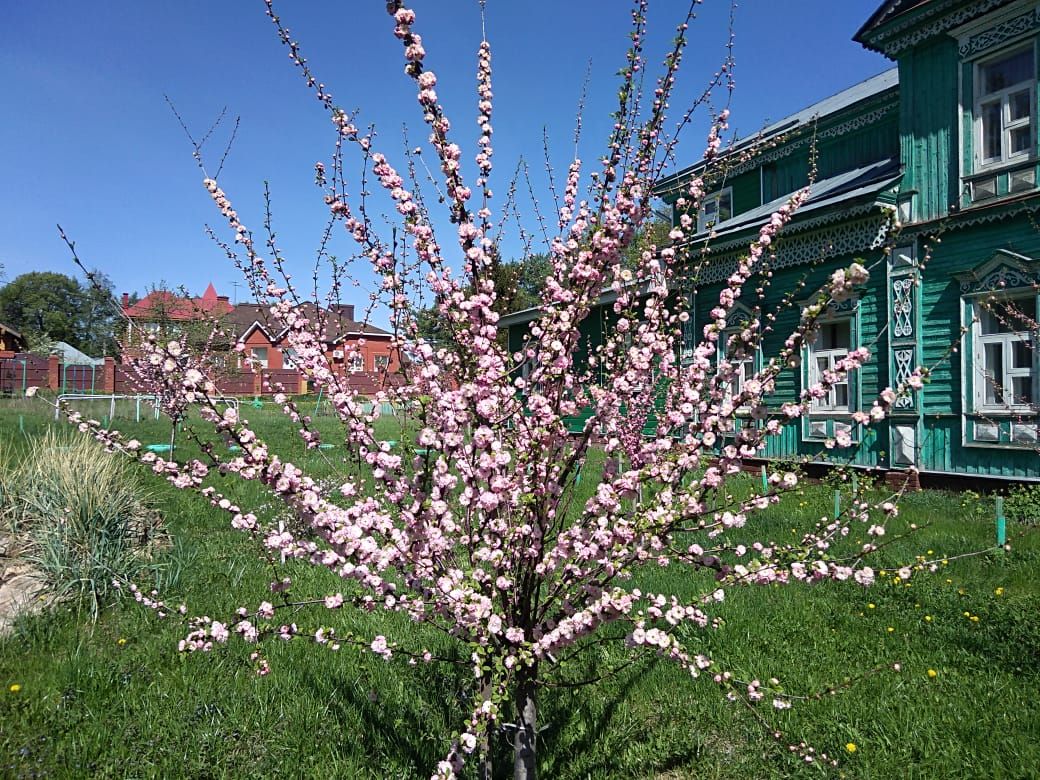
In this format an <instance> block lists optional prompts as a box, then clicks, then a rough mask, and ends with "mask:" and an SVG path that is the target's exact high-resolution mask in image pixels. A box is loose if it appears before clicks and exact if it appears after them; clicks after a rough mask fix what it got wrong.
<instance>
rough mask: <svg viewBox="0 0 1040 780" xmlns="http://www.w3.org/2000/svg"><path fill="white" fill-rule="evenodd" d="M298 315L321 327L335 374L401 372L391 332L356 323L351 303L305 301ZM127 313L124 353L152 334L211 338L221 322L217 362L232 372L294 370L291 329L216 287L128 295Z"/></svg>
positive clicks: (265, 311) (264, 308)
mask: <svg viewBox="0 0 1040 780" xmlns="http://www.w3.org/2000/svg"><path fill="white" fill-rule="evenodd" d="M300 311H301V313H302V314H303V315H304V316H306V317H307V319H308V320H311V321H314V320H317V321H318V322H319V323H320V326H321V330H322V334H323V342H324V344H325V354H326V357H327V358H328V360H329V363H330V365H331V366H332V367H333V370H334V371H336V372H337V373H340V374H382V373H395V372H397V371H398V370H399V368H400V360H399V358H398V354H397V351H396V350H395V349H394V348H393V346H392V341H393V339H392V337H391V334H390V333H388V332H387V331H385V330H383V329H382V328H377V327H376V326H374V325H370V324H368V323H363V322H358V321H356V320H355V319H354V316H355V314H354V311H355V310H354V306H353V305H352V304H334V305H332V306H329V307H321V306H317V305H316V304H314V303H311V302H310V301H307V302H304V303H302V304H301V305H300ZM123 313H124V314H125V315H126V318H127V333H126V335H127V338H126V340H125V342H124V351H126V350H129V351H130V352H131V353H132V351H133V349H134V345H135V344H136V343H139V341H140V339H141V338H143V337H144V336H146V335H148V334H155V335H156V336H157V337H159V338H161V339H170V338H187V339H188V340H189V341H202V340H204V339H206V338H208V337H209V335H210V333H211V330H212V324H217V325H219V326H220V327H221V328H222V329H223V330H224V331H225V332H226V338H224V339H218V341H222V342H223V344H225V345H226V349H227V352H228V354H227V355H226V356H223V357H221V356H216V359H217V360H219V362H221V363H222V364H225V365H226V366H227V367H228V368H229V369H230V368H237V369H242V368H247V367H253V368H258V369H262V370H268V371H281V370H287V369H292V368H294V367H295V365H294V361H293V354H292V348H291V347H289V345H288V342H287V339H286V334H287V329H286V328H282V327H279V326H278V325H277V324H275V323H273V322H272V321H271V316H270V313H269V311H268V307H267V306H265V305H262V304H257V303H239V304H232V303H230V301H229V300H228V296H226V295H218V294H217V291H216V289H215V288H214V286H213V284H212V283H211V284H210V285H209V286H208V287H207V288H206V291H205V292H204V293H203V294H202V295H201V296H199V297H196V298H188V297H183V296H178V295H176V294H174V293H172V292H170V291H168V290H156V291H153V292H151V293H149V294H148V295H147V296H145V297H144V298H142V299H141V300H140V301H137V302H136V303H133V304H131V303H130V299H129V295H128V294H126V293H124V294H123ZM193 328H194V329H195V331H196V333H195V335H194V336H193V335H192V329H193ZM239 344H240V345H242V346H241V349H240V350H236V351H237V352H238V355H237V356H236V359H234V360H232V359H231V357H230V353H231V349H232V345H239ZM216 346H218V345H216V344H215V345H214V347H216Z"/></svg>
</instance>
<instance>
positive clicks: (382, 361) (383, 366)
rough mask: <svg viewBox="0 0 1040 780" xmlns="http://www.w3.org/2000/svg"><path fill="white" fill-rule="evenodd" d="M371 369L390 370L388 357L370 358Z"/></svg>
mask: <svg viewBox="0 0 1040 780" xmlns="http://www.w3.org/2000/svg"><path fill="white" fill-rule="evenodd" d="M372 368H374V369H375V370H376V371H386V370H387V369H388V368H390V356H389V355H376V356H374V357H373V358H372Z"/></svg>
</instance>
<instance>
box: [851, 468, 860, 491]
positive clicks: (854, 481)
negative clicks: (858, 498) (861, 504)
mask: <svg viewBox="0 0 1040 780" xmlns="http://www.w3.org/2000/svg"><path fill="white" fill-rule="evenodd" d="M858 493H859V477H858V476H857V474H856V472H855V471H853V472H852V495H856V494H858Z"/></svg>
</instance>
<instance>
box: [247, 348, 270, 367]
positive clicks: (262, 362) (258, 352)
mask: <svg viewBox="0 0 1040 780" xmlns="http://www.w3.org/2000/svg"><path fill="white" fill-rule="evenodd" d="M249 358H250V361H251V362H252V363H253V365H254V366H257V367H259V368H267V347H253V348H252V349H250V350H249Z"/></svg>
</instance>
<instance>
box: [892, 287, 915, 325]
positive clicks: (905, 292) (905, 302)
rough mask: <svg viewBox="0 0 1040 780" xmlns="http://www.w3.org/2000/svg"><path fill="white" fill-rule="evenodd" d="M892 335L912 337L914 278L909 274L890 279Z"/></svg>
mask: <svg viewBox="0 0 1040 780" xmlns="http://www.w3.org/2000/svg"><path fill="white" fill-rule="evenodd" d="M892 335H893V336H894V337H895V338H897V339H902V338H913V337H914V280H913V278H912V277H909V276H904V277H901V278H898V279H893V280H892Z"/></svg>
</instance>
